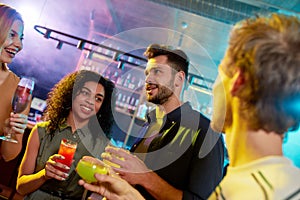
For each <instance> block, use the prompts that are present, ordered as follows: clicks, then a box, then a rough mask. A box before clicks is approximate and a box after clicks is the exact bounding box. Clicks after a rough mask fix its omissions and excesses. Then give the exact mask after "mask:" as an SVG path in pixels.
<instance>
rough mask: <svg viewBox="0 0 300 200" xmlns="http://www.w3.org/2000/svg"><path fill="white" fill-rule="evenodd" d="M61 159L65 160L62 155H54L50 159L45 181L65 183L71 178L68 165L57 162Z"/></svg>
mask: <svg viewBox="0 0 300 200" xmlns="http://www.w3.org/2000/svg"><path fill="white" fill-rule="evenodd" d="M59 159H64V157H63V156H62V155H59V154H54V155H52V156H50V157H49V159H48V160H47V162H46V165H45V179H46V180H48V179H51V178H54V179H57V180H59V181H64V180H66V178H67V177H68V176H69V174H68V173H67V172H68V171H69V170H70V168H69V167H68V166H67V165H64V164H62V163H59V162H57V160H59Z"/></svg>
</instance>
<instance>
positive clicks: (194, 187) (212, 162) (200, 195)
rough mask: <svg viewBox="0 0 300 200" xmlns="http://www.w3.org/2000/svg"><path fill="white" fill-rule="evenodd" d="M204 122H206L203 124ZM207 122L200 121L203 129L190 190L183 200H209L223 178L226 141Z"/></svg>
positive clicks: (190, 179) (195, 145)
mask: <svg viewBox="0 0 300 200" xmlns="http://www.w3.org/2000/svg"><path fill="white" fill-rule="evenodd" d="M203 121H204V122H203ZM207 127H209V120H208V124H207V121H206V120H202V122H201V120H200V125H199V128H200V129H201V131H200V133H199V135H198V136H197V139H196V142H195V144H194V149H193V158H192V162H191V165H190V173H189V182H188V187H187V188H188V189H187V190H184V191H183V199H184V200H187V199H188V200H190V199H207V198H208V197H209V195H210V194H211V193H212V192H213V191H214V189H215V187H216V186H217V185H218V184H219V182H220V181H221V180H222V178H223V165H224V150H225V146H224V141H223V138H222V135H221V134H219V133H216V132H214V131H213V130H212V129H211V128H208V129H207Z"/></svg>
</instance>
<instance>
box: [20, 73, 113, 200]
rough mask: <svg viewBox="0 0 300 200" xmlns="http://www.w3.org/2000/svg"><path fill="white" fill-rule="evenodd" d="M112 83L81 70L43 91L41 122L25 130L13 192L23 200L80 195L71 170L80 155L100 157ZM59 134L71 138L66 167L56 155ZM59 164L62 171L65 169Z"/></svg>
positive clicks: (106, 131) (107, 126)
mask: <svg viewBox="0 0 300 200" xmlns="http://www.w3.org/2000/svg"><path fill="white" fill-rule="evenodd" d="M114 88H115V86H114V84H113V83H112V82H111V81H110V80H108V79H105V78H103V77H102V76H101V75H99V74H97V73H94V72H91V71H87V70H81V71H77V72H74V73H71V74H69V75H67V76H65V77H64V78H63V79H62V80H61V81H60V82H59V83H57V84H56V85H55V86H54V88H53V89H52V91H51V92H50V93H49V97H48V99H47V109H46V111H45V115H44V121H45V122H42V123H39V124H37V125H36V126H35V127H34V128H33V130H32V132H31V133H30V136H29V140H28V144H27V148H26V152H25V155H24V158H23V160H22V163H21V166H20V170H19V175H18V180H17V190H18V192H19V193H20V194H22V195H27V196H26V197H25V199H50V198H51V199H81V196H82V194H83V191H84V189H83V188H82V187H81V186H79V185H78V180H79V176H78V174H77V173H76V171H75V170H74V169H75V167H76V165H77V163H78V161H79V160H80V158H82V156H85V155H90V156H94V157H100V154H101V153H102V152H103V151H104V148H105V146H106V145H107V144H108V142H109V139H108V136H109V132H110V129H111V126H112V124H113V110H112V108H114V105H112V103H114V102H115V96H114V92H113V90H114ZM62 138H66V139H70V140H73V141H76V142H77V150H76V153H75V155H74V160H75V161H74V162H73V163H72V165H71V167H70V168H69V167H68V166H66V165H63V164H61V163H59V162H56V160H57V159H64V158H63V157H62V156H61V155H59V154H57V152H58V149H59V146H60V142H61V139H62ZM58 168H62V169H65V170H67V171H68V173H65V171H64V170H59V169H58Z"/></svg>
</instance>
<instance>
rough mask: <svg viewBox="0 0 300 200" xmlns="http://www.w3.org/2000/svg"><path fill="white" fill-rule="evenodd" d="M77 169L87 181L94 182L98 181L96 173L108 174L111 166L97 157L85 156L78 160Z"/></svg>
mask: <svg viewBox="0 0 300 200" xmlns="http://www.w3.org/2000/svg"><path fill="white" fill-rule="evenodd" d="M76 171H77V173H78V175H79V176H80V177H81V178H82V179H83V180H84V181H85V182H87V183H94V182H97V180H96V178H95V173H97V174H108V172H109V167H108V166H106V165H105V164H104V163H103V162H102V161H100V160H98V159H96V158H93V157H90V156H84V157H83V158H82V159H80V161H79V162H78V164H77V167H76Z"/></svg>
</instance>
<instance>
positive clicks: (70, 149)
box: [56, 138, 77, 167]
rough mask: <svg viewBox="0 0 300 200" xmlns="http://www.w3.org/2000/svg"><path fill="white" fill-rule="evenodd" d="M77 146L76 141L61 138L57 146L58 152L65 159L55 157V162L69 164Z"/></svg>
mask: <svg viewBox="0 0 300 200" xmlns="http://www.w3.org/2000/svg"><path fill="white" fill-rule="evenodd" d="M76 148H77V143H76V142H73V141H71V140H68V139H65V138H64V139H62V140H61V143H60V147H59V151H58V154H59V155H62V156H64V157H65V159H57V160H56V162H59V163H62V164H64V165H67V166H68V167H70V166H71V164H72V161H73V157H74V154H75V151H76Z"/></svg>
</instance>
